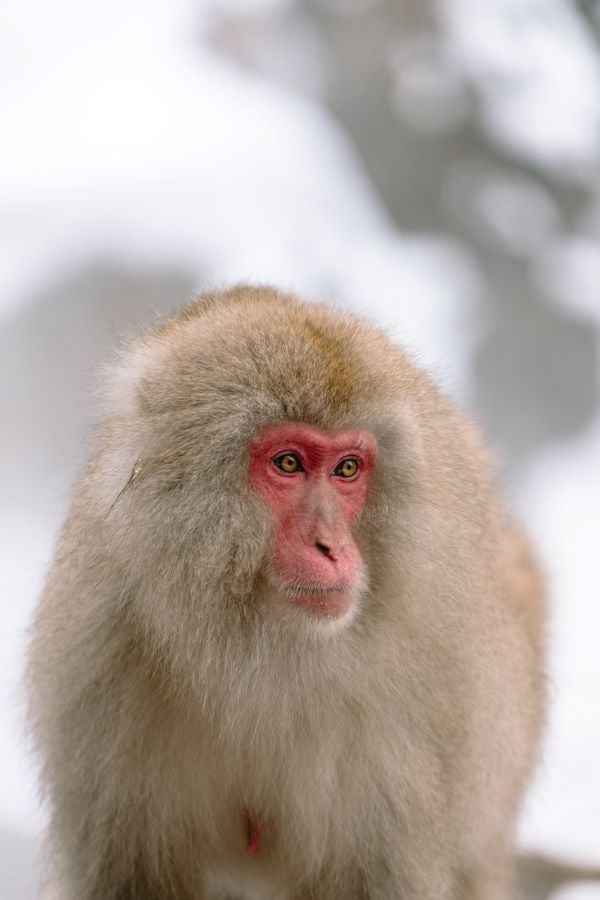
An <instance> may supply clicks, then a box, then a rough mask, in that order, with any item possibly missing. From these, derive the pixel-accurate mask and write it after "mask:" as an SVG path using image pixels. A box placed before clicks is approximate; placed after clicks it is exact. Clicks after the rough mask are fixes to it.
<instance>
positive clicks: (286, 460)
mask: <svg viewBox="0 0 600 900" xmlns="http://www.w3.org/2000/svg"><path fill="white" fill-rule="evenodd" d="M273 462H274V464H275V465H276V466H277V468H278V469H281V471H282V472H285V473H286V474H287V475H293V474H294V472H304V469H303V468H302V463H301V462H300V457H299V456H297V455H296V454H295V453H282V454H281V456H276V457H275V459H274V460H273Z"/></svg>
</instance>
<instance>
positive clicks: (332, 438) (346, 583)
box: [250, 424, 377, 618]
mask: <svg viewBox="0 0 600 900" xmlns="http://www.w3.org/2000/svg"><path fill="white" fill-rule="evenodd" d="M376 457H377V442H376V441H375V438H374V437H373V435H372V434H370V433H369V432H368V431H347V432H342V433H336V434H329V433H327V432H325V431H321V430H319V429H318V428H313V427H312V426H310V425H301V424H285V425H270V426H268V427H267V428H265V429H264V431H262V433H261V434H260V435H259V437H258V438H257V440H256V441H255V442H254V444H253V445H252V447H251V466H250V479H251V483H252V485H253V486H254V487H255V488H256V490H257V491H258V492H259V493H260V494H261V496H262V497H263V499H264V500H265V502H266V504H267V506H268V507H269V509H270V510H271V512H272V513H273V515H274V516H275V519H276V522H277V534H276V541H275V552H274V554H273V559H272V565H273V569H274V572H275V575H276V576H277V579H278V580H279V582H280V585H281V587H282V588H283V591H284V592H285V596H286V597H287V599H289V601H290V602H291V603H293V604H295V605H297V606H300V607H303V608H304V609H306V610H307V611H309V612H311V613H313V614H314V615H317V616H321V617H327V618H339V617H341V616H343V615H345V614H346V613H347V612H348V610H349V609H350V607H351V605H352V602H353V599H354V596H355V594H356V591H357V588H358V584H359V580H360V576H361V559H360V554H359V552H358V547H357V546H356V542H355V540H354V535H353V529H352V526H353V522H354V519H355V518H356V516H357V515H358V513H359V512H360V511H361V509H362V508H363V506H364V504H365V502H366V499H367V492H368V488H369V482H370V480H371V476H372V473H373V468H374V466H375V460H376Z"/></svg>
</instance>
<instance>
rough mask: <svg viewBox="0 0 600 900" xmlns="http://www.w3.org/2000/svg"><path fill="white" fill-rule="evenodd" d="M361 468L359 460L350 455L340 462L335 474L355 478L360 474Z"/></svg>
mask: <svg viewBox="0 0 600 900" xmlns="http://www.w3.org/2000/svg"><path fill="white" fill-rule="evenodd" d="M359 468H360V466H359V464H358V460H357V459H354V458H353V457H348V459H343V460H342V461H341V462H340V463H338V465H337V466H336V468H335V469H334V472H333V474H334V475H337V476H338V477H339V478H346V479H350V478H355V477H356V476H357V475H358V470H359Z"/></svg>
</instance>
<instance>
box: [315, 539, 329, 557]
mask: <svg viewBox="0 0 600 900" xmlns="http://www.w3.org/2000/svg"><path fill="white" fill-rule="evenodd" d="M315 545H316V547H317V549H318V550H320V551H321V553H323V554H324V555H325V556H331V547H328V546H327V544H322V543H321V541H315Z"/></svg>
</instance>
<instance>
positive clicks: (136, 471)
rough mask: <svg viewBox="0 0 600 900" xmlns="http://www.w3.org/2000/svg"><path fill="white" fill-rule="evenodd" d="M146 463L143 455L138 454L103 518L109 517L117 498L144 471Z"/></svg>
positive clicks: (118, 498)
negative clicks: (127, 476)
mask: <svg viewBox="0 0 600 900" xmlns="http://www.w3.org/2000/svg"><path fill="white" fill-rule="evenodd" d="M146 463H147V461H146V460H145V459H144V457H143V456H138V458H137V459H136V461H135V462H134V464H133V469H132V470H131V474H130V476H129V478H128V479H127V481H126V483H125V485H124V486H123V487H122V488H121V490H120V491H119V493H118V494H117V496H116V497H115V499H114V500H113V502H112V503H111V504H110V506H109V508H108V510H107V512H106V515H105V516H104V518H105V519H107V518H108V517H109V515H110V514H111V512H112V511H113V509H114V508H115V506H116V505H117V503H118V502H119V500H120V499H121V497H122V496H123V494H124V493H125V491H126V490H127V489H128V488H129V487H130V486H131V485H132V484H133V482H134V481H135V480H136V478H139V476H140V475H141V474H142V472H143V471H144V469H145V467H146Z"/></svg>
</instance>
